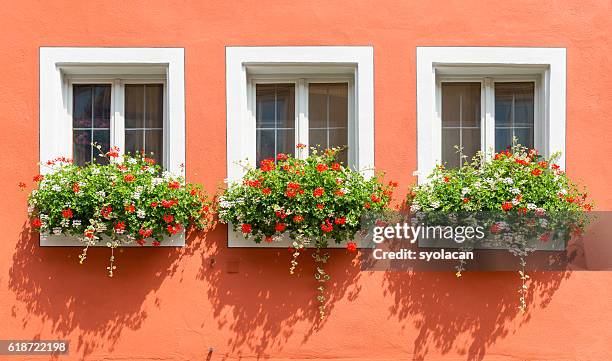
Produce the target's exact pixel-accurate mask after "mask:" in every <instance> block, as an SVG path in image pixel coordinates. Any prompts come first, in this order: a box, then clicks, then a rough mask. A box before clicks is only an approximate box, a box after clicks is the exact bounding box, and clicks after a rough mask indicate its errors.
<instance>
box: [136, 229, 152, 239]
mask: <svg viewBox="0 0 612 361" xmlns="http://www.w3.org/2000/svg"><path fill="white" fill-rule="evenodd" d="M138 234H139V235H140V236H141V237H142V238H147V237H151V235H152V234H153V230H152V229H151V228H147V229H142V228H141V229H140V230H138Z"/></svg>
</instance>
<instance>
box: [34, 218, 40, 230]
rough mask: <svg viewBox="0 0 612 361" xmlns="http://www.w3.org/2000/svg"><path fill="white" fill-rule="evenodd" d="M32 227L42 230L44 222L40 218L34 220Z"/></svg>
mask: <svg viewBox="0 0 612 361" xmlns="http://www.w3.org/2000/svg"><path fill="white" fill-rule="evenodd" d="M32 226H33V227H36V228H40V227H41V226H42V221H41V220H40V218H34V219H33V220H32Z"/></svg>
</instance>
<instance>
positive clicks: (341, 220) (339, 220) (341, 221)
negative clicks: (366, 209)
mask: <svg viewBox="0 0 612 361" xmlns="http://www.w3.org/2000/svg"><path fill="white" fill-rule="evenodd" d="M334 223H335V224H346V218H345V217H338V218H336V219H335V220H334Z"/></svg>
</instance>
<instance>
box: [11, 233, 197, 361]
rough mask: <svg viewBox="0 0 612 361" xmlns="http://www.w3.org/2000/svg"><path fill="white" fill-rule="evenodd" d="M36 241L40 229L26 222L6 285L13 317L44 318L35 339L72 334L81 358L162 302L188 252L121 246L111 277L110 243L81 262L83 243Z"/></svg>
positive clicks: (107, 345)
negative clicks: (63, 244) (11, 296)
mask: <svg viewBox="0 0 612 361" xmlns="http://www.w3.org/2000/svg"><path fill="white" fill-rule="evenodd" d="M38 243H39V240H38V234H37V233H36V232H33V231H32V230H31V229H30V228H29V226H28V224H27V223H26V224H24V226H23V228H22V232H21V234H20V238H19V240H18V241H17V245H16V248H15V251H14V254H13V258H12V261H13V262H12V265H11V267H10V269H9V280H8V286H9V289H10V290H11V291H12V292H14V294H15V295H16V298H17V300H18V302H17V303H16V304H15V305H14V306H13V309H12V310H11V314H12V317H13V318H15V319H17V320H19V321H20V322H21V325H22V327H23V329H26V327H27V326H28V324H30V322H32V323H35V322H38V323H42V325H43V326H42V327H40V328H41V329H44V331H40V332H39V333H38V334H32V335H31V339H41V337H44V335H48V332H49V331H50V332H51V333H52V334H53V335H54V337H57V338H60V339H61V338H64V339H67V340H69V341H70V353H71V354H78V355H81V357H82V358H85V357H86V356H87V355H90V354H91V353H93V352H94V351H96V350H100V349H103V350H108V351H112V350H113V347H114V345H115V343H116V341H117V340H118V339H119V337H120V336H121V334H122V332H123V331H125V330H137V329H139V328H140V327H141V326H142V325H143V323H144V321H145V320H146V319H147V315H148V313H147V307H159V299H158V298H157V297H156V295H155V293H156V290H158V289H159V287H160V285H161V284H162V283H163V281H164V279H165V278H167V277H171V276H172V275H173V274H174V273H176V272H177V271H179V270H180V268H179V261H180V259H181V258H182V256H183V255H184V254H185V253H186V252H185V250H184V249H181V248H174V247H167V248H166V247H159V248H154V249H153V248H146V249H144V248H122V249H118V250H116V252H115V258H116V265H117V269H116V270H115V276H114V277H113V278H110V277H108V276H107V273H106V272H107V269H106V267H107V266H108V261H109V257H110V250H109V249H108V248H106V247H99V248H90V249H89V251H88V254H87V260H86V261H85V263H84V264H79V258H78V256H79V254H80V252H81V249H80V248H78V247H39V245H38ZM151 301H152V302H151ZM145 303H146V305H145ZM149 304H150V305H152V306H147V305H149ZM42 332H44V334H43V333H42Z"/></svg>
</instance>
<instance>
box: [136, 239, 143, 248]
mask: <svg viewBox="0 0 612 361" xmlns="http://www.w3.org/2000/svg"><path fill="white" fill-rule="evenodd" d="M136 243H138V244H139V245H141V246H144V245H145V240H144V239H142V238H139V239H137V240H136Z"/></svg>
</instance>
